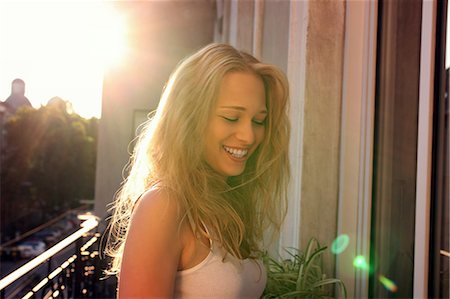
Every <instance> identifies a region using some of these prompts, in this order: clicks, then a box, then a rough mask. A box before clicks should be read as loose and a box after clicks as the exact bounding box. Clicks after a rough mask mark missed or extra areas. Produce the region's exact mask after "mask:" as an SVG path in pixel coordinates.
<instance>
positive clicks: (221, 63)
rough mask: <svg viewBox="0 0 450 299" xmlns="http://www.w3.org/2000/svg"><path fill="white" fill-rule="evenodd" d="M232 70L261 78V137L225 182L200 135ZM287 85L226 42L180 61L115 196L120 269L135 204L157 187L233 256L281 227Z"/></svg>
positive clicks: (114, 242)
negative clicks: (263, 96) (263, 115)
mask: <svg viewBox="0 0 450 299" xmlns="http://www.w3.org/2000/svg"><path fill="white" fill-rule="evenodd" d="M229 72H252V73H254V74H256V75H257V76H259V77H260V78H261V79H262V80H263V83H264V88H265V94H266V106H267V110H268V115H267V118H266V122H265V126H266V128H265V136H264V139H263V141H262V142H261V144H260V145H259V146H258V148H257V149H256V151H255V152H254V153H253V154H252V156H251V157H250V158H249V160H248V161H247V164H246V168H245V170H244V172H243V173H242V174H241V175H239V176H236V177H231V178H229V179H228V180H227V181H226V182H224V181H223V179H222V178H221V177H220V176H219V175H218V174H217V173H215V172H214V171H213V170H212V169H211V168H210V167H209V166H208V165H207V164H206V162H205V159H204V148H205V140H204V135H205V132H206V128H207V126H208V121H209V118H210V116H211V114H212V111H213V109H214V108H215V104H216V101H217V98H218V93H219V88H220V84H221V82H222V78H223V77H224V76H225V75H226V74H227V73H229ZM288 90H289V89H288V83H287V79H286V77H285V75H284V74H283V73H282V72H281V71H280V70H279V69H278V68H277V67H275V66H273V65H269V64H264V63H261V62H260V61H258V60H257V59H256V58H254V57H253V56H251V55H249V54H247V53H244V52H241V51H238V50H236V49H235V48H233V47H232V46H229V45H226V44H210V45H208V46H206V47H204V48H203V49H201V50H200V51H198V52H197V53H195V54H193V55H192V56H190V57H188V58H187V59H185V60H184V61H182V62H181V63H180V64H179V65H178V67H177V68H176V69H175V71H174V72H173V73H172V75H171V76H170V78H169V81H168V82H167V84H166V86H165V88H164V90H163V94H162V96H161V99H160V102H159V105H158V108H157V110H156V113H155V114H154V115H153V117H152V118H151V119H149V121H148V122H147V123H146V125H145V128H144V130H143V131H142V133H141V135H140V137H139V139H138V142H137V144H136V146H135V149H134V152H133V154H132V156H131V158H130V163H129V168H128V169H129V175H128V177H127V178H126V179H125V180H124V182H123V184H122V186H121V189H120V190H119V192H118V193H117V196H116V199H115V202H114V205H113V215H112V219H111V222H110V235H109V242H108V248H107V253H108V254H109V255H111V256H112V257H113V265H112V268H111V272H112V273H118V272H119V271H120V262H121V257H122V252H123V244H124V240H125V238H126V234H127V231H128V225H129V222H130V217H131V213H132V209H133V206H134V204H135V202H136V201H137V200H138V199H139V197H140V196H141V195H142V194H143V193H144V192H145V191H146V190H149V189H151V188H153V187H155V186H157V188H164V189H165V190H167V191H168V192H169V193H170V194H171V196H173V197H174V198H176V200H177V203H178V204H179V206H180V208H181V211H183V213H184V214H183V221H188V224H189V226H190V227H191V229H192V231H193V232H194V233H199V234H204V235H206V233H205V232H204V230H203V225H206V227H207V228H208V230H209V231H210V232H212V234H211V235H208V236H207V237H209V238H214V241H216V242H219V244H221V245H222V246H223V247H224V248H225V250H226V251H227V252H228V253H230V254H232V255H234V256H236V257H238V258H241V259H242V258H248V257H250V258H252V257H255V253H256V252H258V250H259V249H260V248H259V246H260V245H261V241H262V238H263V232H264V231H265V230H266V229H267V228H268V227H270V226H271V227H273V228H275V230H274V231H275V232H276V231H279V228H280V225H281V223H282V220H283V218H284V216H285V214H286V202H287V200H286V198H287V196H286V190H287V184H288V180H289V161H288V144H289V131H290V127H289V121H288V117H287V109H288V107H287V105H288V99H289V92H288Z"/></svg>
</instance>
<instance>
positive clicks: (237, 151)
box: [223, 146, 248, 159]
mask: <svg viewBox="0 0 450 299" xmlns="http://www.w3.org/2000/svg"><path fill="white" fill-rule="evenodd" d="M223 148H224V149H225V150H226V151H227V152H228V153H229V154H231V155H232V156H233V157H235V158H238V159H239V158H242V157H244V156H245V155H247V153H248V150H247V149H236V148H231V147H227V146H224V147H223Z"/></svg>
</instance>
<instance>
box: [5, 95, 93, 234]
mask: <svg viewBox="0 0 450 299" xmlns="http://www.w3.org/2000/svg"><path fill="white" fill-rule="evenodd" d="M67 107H68V103H67V102H66V101H64V100H62V99H60V98H54V99H52V100H51V101H50V102H49V104H48V105H47V106H42V107H41V108H39V109H33V108H28V107H27V108H23V109H20V110H18V111H17V113H16V114H15V115H14V116H13V117H11V118H10V119H9V120H8V121H7V123H6V124H5V130H6V136H5V137H6V138H5V139H6V140H5V141H6V142H5V147H6V148H5V156H4V157H3V163H2V174H1V175H2V180H1V184H2V185H1V197H0V200H1V210H2V215H1V216H2V217H1V219H2V231H3V232H4V231H5V230H4V229H3V228H6V230H8V228H10V227H13V226H14V222H15V221H14V219H20V218H23V217H26V216H27V215H30V214H33V215H34V217H33V218H38V219H39V221H45V220H47V219H48V218H49V217H52V216H54V215H56V214H57V213H60V212H61V211H62V210H65V209H68V208H72V207H75V206H77V205H78V204H79V200H80V199H83V198H93V196H94V184H95V165H96V147H97V146H96V144H97V127H98V119H96V118H92V119H84V118H82V117H80V116H79V115H77V114H75V113H71V112H70V111H68V109H67ZM38 215H39V217H37V216H38ZM32 225H34V224H33V223H32V224H30V225H25V226H32ZM15 226H16V227H17V225H15ZM28 228H29V227H26V228H25V229H28Z"/></svg>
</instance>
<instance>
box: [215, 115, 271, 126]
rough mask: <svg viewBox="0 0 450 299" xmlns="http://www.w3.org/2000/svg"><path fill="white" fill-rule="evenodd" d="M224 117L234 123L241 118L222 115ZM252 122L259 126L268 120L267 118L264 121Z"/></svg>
mask: <svg viewBox="0 0 450 299" xmlns="http://www.w3.org/2000/svg"><path fill="white" fill-rule="evenodd" d="M222 118H223V119H225V120H226V121H229V122H232V123H234V122H237V121H238V120H239V118H229V117H225V116H222ZM252 122H253V123H254V124H255V125H257V126H263V125H264V124H265V123H266V120H265V119H264V120H263V121H257V120H252Z"/></svg>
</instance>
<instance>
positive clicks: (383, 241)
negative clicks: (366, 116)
mask: <svg viewBox="0 0 450 299" xmlns="http://www.w3.org/2000/svg"><path fill="white" fill-rule="evenodd" d="M421 7H422V2H421V1H380V2H379V10H378V14H379V16H378V18H379V19H378V26H379V27H378V50H377V82H376V85H377V91H376V100H375V101H376V103H375V140H374V175H373V178H374V181H373V207H372V213H373V215H372V235H371V244H372V252H371V262H372V265H371V273H370V274H371V276H370V277H371V279H370V285H369V295H370V297H371V298H412V297H413V269H414V218H415V198H416V160H417V117H418V102H419V70H420V68H419V63H420V30H421V14H422V10H421Z"/></svg>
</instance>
